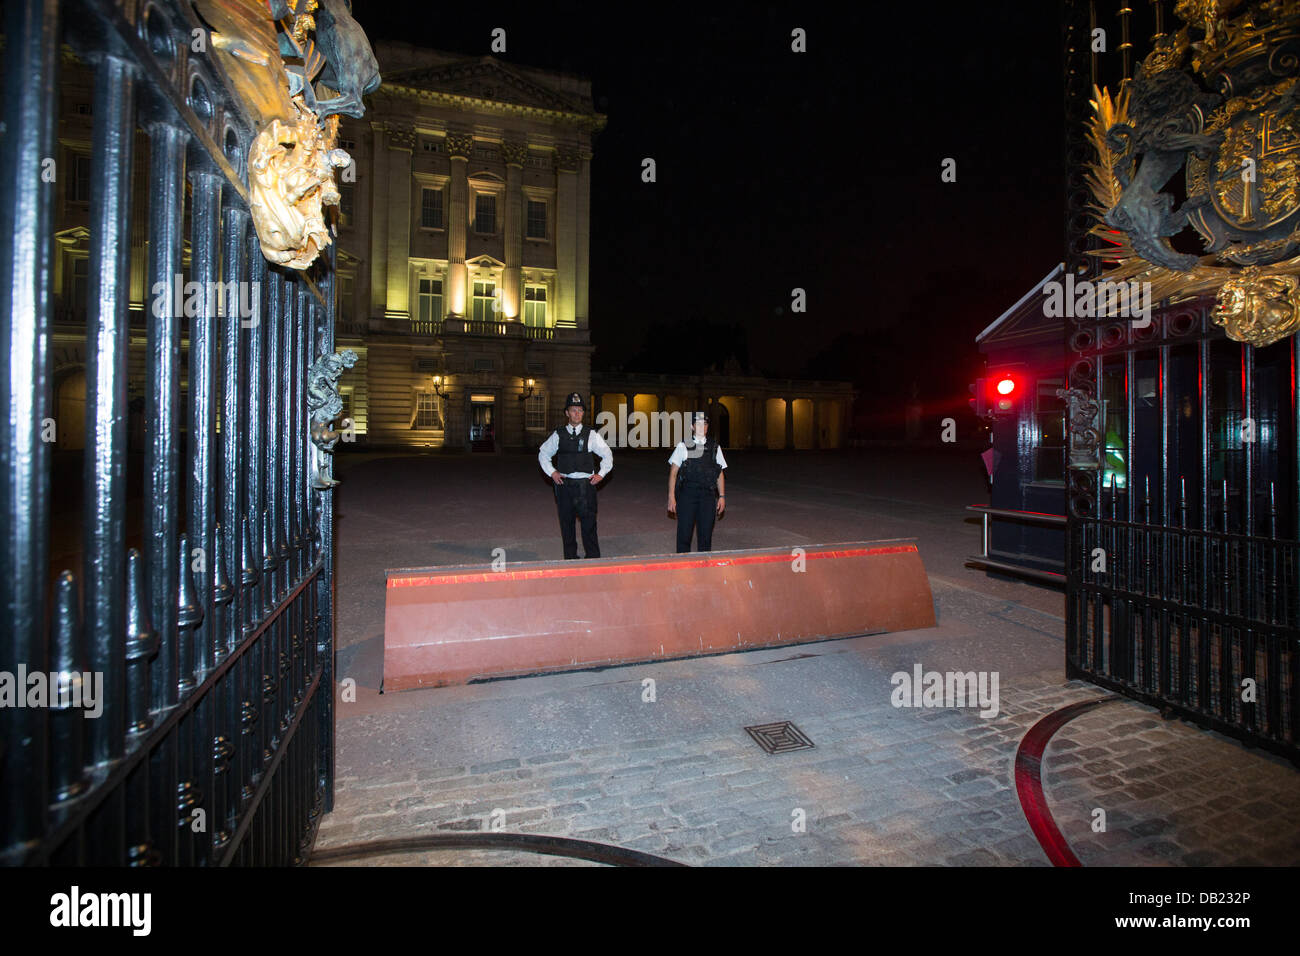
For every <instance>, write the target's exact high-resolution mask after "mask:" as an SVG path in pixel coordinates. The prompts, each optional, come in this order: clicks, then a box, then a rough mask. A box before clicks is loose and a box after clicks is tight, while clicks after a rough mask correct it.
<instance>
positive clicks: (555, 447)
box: [537, 425, 614, 478]
mask: <svg viewBox="0 0 1300 956" xmlns="http://www.w3.org/2000/svg"><path fill="white" fill-rule="evenodd" d="M562 427H563V428H567V429H568V430H569V434H570V435H576V434H577V433H578V432H579V431H580V430H581V429H582V426H581V425H564V426H562ZM559 450H560V437H559V435H557V434H556V433H555V432H551V434H550V435H549V436H548V437H547V439H546V441H544V442H542V447H541V448H540V449H539V450H538V452H537V463H538V464H539V465H541V466H542V471H543V472H544V473H545V475H546V477H547V478H549V477H551V472H553V471H555V463H554V459H555V453H556V452H557V451H559ZM587 450H588V451H590V452H592V453H594V454H596V455H599V456H600V477H602V478H604V477H605V476H606V475H608V474H609V472H610V469H611V468H613V467H614V453H613V452H611V451H610V450H609V445H607V444H606V443H605V439H603V438H601V437H600V432H598V431H596V429H594V428H593V429H592V430H591V431H590V432H589V433H588V438H587ZM564 477H565V478H590V477H591V472H589V471H575V472H573V473H572V474H569V475H565V476H564Z"/></svg>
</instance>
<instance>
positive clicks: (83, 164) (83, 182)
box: [68, 153, 90, 202]
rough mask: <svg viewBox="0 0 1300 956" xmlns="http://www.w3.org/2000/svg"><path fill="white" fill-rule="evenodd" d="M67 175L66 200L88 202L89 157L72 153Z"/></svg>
mask: <svg viewBox="0 0 1300 956" xmlns="http://www.w3.org/2000/svg"><path fill="white" fill-rule="evenodd" d="M70 165H71V169H70V170H69V172H70V173H71V175H70V176H69V177H68V202H90V157H89V156H88V155H86V154H85V153H73V154H72V163H71V164H70Z"/></svg>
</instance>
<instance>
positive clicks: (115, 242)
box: [83, 55, 135, 863]
mask: <svg viewBox="0 0 1300 956" xmlns="http://www.w3.org/2000/svg"><path fill="white" fill-rule="evenodd" d="M132 73H133V67H132V65H131V64H129V63H127V62H125V61H123V60H119V59H117V58H116V57H114V56H109V55H102V56H101V57H100V59H99V61H98V63H96V65H95V89H94V94H93V105H92V110H93V112H94V129H93V132H92V134H91V149H92V151H93V155H95V156H96V157H98V163H97V164H96V165H95V169H94V174H93V177H92V179H91V188H90V236H91V238H90V267H89V278H88V287H87V300H88V303H89V306H90V315H89V317H88V318H89V321H88V322H87V326H86V420H87V421H86V425H87V427H86V451H85V456H84V462H85V465H84V483H85V505H84V507H85V518H84V521H85V527H84V531H83V543H84V549H85V551H84V557H83V569H84V570H83V574H84V578H83V585H84V589H85V590H84V595H83V599H84V601H85V612H84V614H83V624H84V626H85V628H86V633H87V646H88V647H89V648H90V659H91V669H92V670H93V671H95V672H96V673H101V674H103V675H104V677H103V680H104V683H103V688H104V689H103V696H104V709H103V713H101V714H100V716H99V718H98V719H97V720H94V721H92V722H91V723H92V726H91V728H90V734H89V736H90V757H91V760H92V761H93V762H94V763H96V764H106V763H109V762H111V761H114V760H118V759H120V758H121V757H122V755H123V753H124V752H125V745H126V738H125V731H126V712H125V697H126V659H125V655H124V645H125V641H126V605H125V601H126V579H125V574H124V571H125V561H124V559H125V557H126V438H127V433H126V416H127V407H126V376H127V356H128V350H129V348H130V313H129V311H128V308H129V305H130V291H131V290H130V264H131V232H130V221H131V171H132V158H133V154H134V146H135V81H134V78H133V76H132ZM112 810H113V805H112V804H109V803H107V802H106V804H105V806H104V807H103V809H102V810H101V813H102V814H103V816H102V823H103V826H102V829H100V830H99V832H97V833H96V834H95V844H96V846H97V849H98V851H99V852H98V854H97V859H100V860H103V861H106V862H107V861H113V862H115V863H121V862H124V861H125V850H126V847H125V845H124V843H123V827H124V825H125V821H124V820H121V819H117V818H115V814H114V813H113V812H112Z"/></svg>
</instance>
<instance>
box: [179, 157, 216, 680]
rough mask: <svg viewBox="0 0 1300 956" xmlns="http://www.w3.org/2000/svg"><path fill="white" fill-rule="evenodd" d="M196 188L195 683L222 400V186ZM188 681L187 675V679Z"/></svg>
mask: <svg viewBox="0 0 1300 956" xmlns="http://www.w3.org/2000/svg"><path fill="white" fill-rule="evenodd" d="M190 182H191V183H192V185H193V196H194V199H193V206H192V214H191V237H190V244H191V249H192V258H191V276H192V278H193V281H194V282H196V283H197V284H198V287H199V288H200V289H202V290H203V296H202V298H203V308H202V310H201V311H200V314H199V315H196V316H194V318H193V320H192V321H191V323H190V361H189V382H190V395H189V426H190V427H189V443H190V448H189V452H190V469H189V476H188V477H189V484H188V488H187V492H188V511H187V519H188V523H187V528H186V530H187V531H188V532H189V546H190V551H191V553H194V552H195V550H196V549H197V552H198V553H197V558H198V567H200V568H202V570H201V571H198V572H196V573H197V574H198V579H197V580H196V581H195V585H196V586H197V588H198V599H199V603H200V607H201V608H202V610H203V619H202V620H201V621H200V622H199V623H198V626H197V627H196V628H195V629H194V634H195V639H196V640H197V646H196V647H195V655H194V663H195V665H196V673H195V677H196V678H197V677H199V676H200V675H202V674H206V673H207V672H208V671H209V670H211V669H212V665H213V631H214V629H215V622H214V620H213V618H214V616H215V615H214V613H213V607H214V600H213V599H214V595H213V593H212V582H213V578H214V576H215V564H216V562H215V560H214V555H213V534H214V532H213V525H214V523H215V521H216V498H217V494H216V488H215V485H216V459H215V456H214V446H215V444H216V440H215V439H216V412H217V408H218V404H217V403H218V401H219V399H218V396H217V379H216V365H217V341H218V339H217V336H218V329H217V314H216V313H217V310H216V295H215V294H214V290H215V284H216V282H217V281H218V273H217V270H218V266H219V264H220V260H219V258H218V256H219V243H220V231H221V220H220V215H221V186H222V180H221V178H220V177H219V176H217V175H216V174H215V173H213V172H211V171H209V170H206V169H196V170H193V171H191V173H190ZM181 676H182V677H184V676H185V675H181Z"/></svg>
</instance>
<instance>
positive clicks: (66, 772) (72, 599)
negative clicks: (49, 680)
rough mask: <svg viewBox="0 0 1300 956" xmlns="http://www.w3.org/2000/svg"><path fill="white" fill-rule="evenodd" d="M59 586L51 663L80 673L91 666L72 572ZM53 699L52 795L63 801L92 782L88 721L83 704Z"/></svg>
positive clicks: (60, 669)
mask: <svg viewBox="0 0 1300 956" xmlns="http://www.w3.org/2000/svg"><path fill="white" fill-rule="evenodd" d="M55 588H56V590H55V597H54V654H53V659H52V660H51V661H50V665H51V667H52V669H53V670H54V671H55V672H56V673H71V674H80V673H83V672H84V671H86V670H87V669H88V668H87V662H86V645H85V631H84V630H83V629H82V627H81V614H80V608H79V599H78V595H77V581H76V578H75V577H73V575H72V572H70V571H64V572H63V573H62V574H60V575H59V577H58V580H57V582H56V584H55ZM51 703H52V706H51V709H50V718H49V737H50V770H51V779H50V791H51V795H50V799H51V801H52V802H53V803H55V804H59V803H62V802H63V801H66V800H69V799H71V798H73V797H76V796H79V795H80V794H82V793H84V792H85V791H86V788H87V786H88V785H89V780H88V778H87V775H86V772H85V765H86V749H85V743H86V736H85V729H86V721H85V716H84V714H83V713H82V711H81V709H80V707H73V706H71V702H69V703H68V704H66V705H61V702H60V701H59V700H58V698H57V697H56V698H55V699H54V700H53V701H52V702H51ZM14 709H16V708H14Z"/></svg>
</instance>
